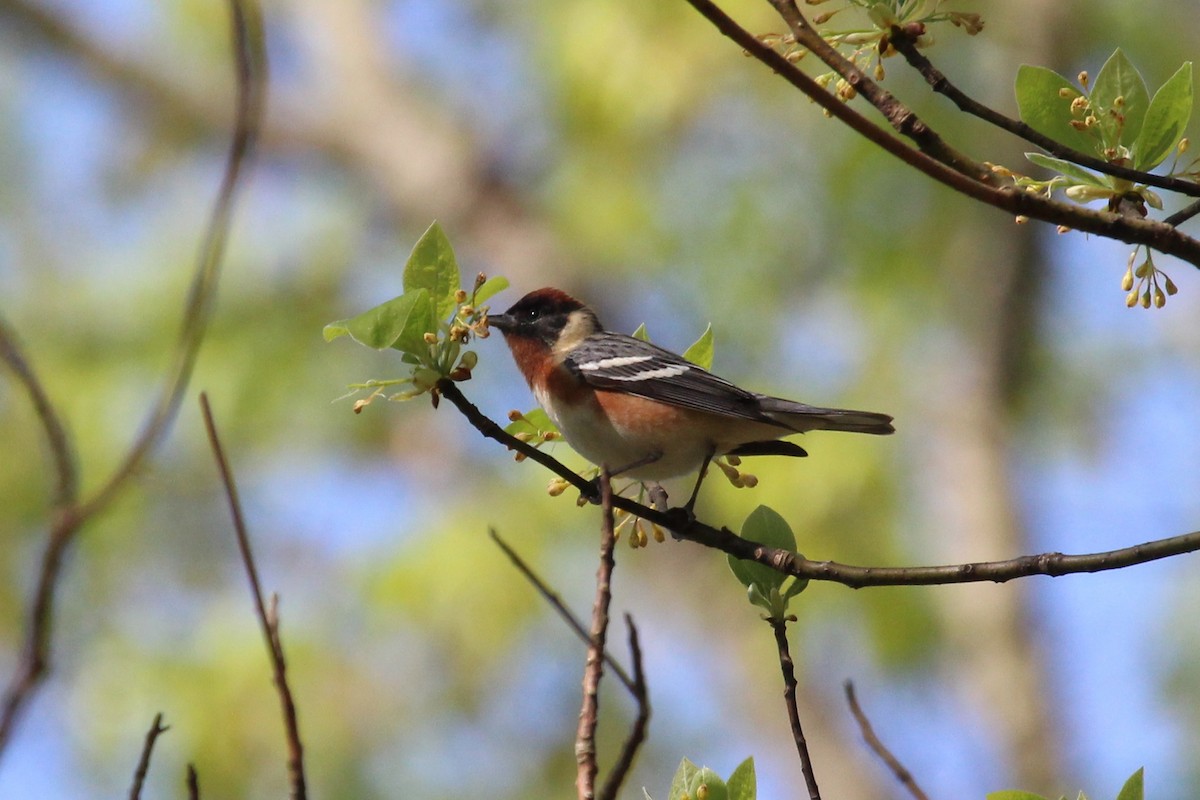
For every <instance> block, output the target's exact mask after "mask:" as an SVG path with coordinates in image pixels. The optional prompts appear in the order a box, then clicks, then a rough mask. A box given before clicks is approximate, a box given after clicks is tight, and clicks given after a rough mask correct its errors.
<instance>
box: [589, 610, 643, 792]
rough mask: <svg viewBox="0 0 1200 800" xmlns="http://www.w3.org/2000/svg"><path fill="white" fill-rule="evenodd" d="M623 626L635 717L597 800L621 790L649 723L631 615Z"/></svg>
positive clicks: (638, 648) (640, 655) (639, 657)
mask: <svg viewBox="0 0 1200 800" xmlns="http://www.w3.org/2000/svg"><path fill="white" fill-rule="evenodd" d="M625 625H626V627H628V628H629V654H630V658H632V659H633V681H634V686H635V689H633V690H631V691H633V696H634V697H635V698H636V699H637V717H636V718H635V719H634V721H633V728H632V729H631V730H630V731H629V738H628V739H626V740H625V745H624V746H623V747H622V748H621V755H620V756H618V757H617V763H616V764H614V765H613V768H612V772H610V773H609V775H608V780H606V781H605V782H604V788H603V789H602V790H601V791H600V800H616V797H617V792H619V791H620V790H621V784H623V783H624V782H625V776H626V775H628V774H629V769H630V768H631V767H632V766H633V759H634V757H635V756H636V755H637V751H638V748H639V747H641V746H642V742H644V741H645V740H646V727H647V725H649V724H650V692H649V689H647V687H646V676H645V674H644V673H643V672H642V646H641V644H640V643H639V642H638V631H637V626H635V625H634V624H633V617H632V616H630V615H629V614H626V615H625Z"/></svg>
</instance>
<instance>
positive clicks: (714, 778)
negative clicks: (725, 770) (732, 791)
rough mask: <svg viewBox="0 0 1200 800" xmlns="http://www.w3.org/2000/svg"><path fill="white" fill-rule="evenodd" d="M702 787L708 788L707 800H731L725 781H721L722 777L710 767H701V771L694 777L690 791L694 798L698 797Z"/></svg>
mask: <svg viewBox="0 0 1200 800" xmlns="http://www.w3.org/2000/svg"><path fill="white" fill-rule="evenodd" d="M701 786H705V787H707V788H708V796H707V798H706V800H729V789H728V787H726V786H725V781H723V780H721V776H720V775H718V774H717V773H715V772H713V771H712V770H711V769H709V768H708V767H701V768H700V771H699V772H697V773H696V774H695V775H693V776H692V781H691V784H690V786H689V787H688V789H689V793H690V794H691V796H692V797H693V798H695V797H696V795H697V792H698V790H699V789H700V787H701Z"/></svg>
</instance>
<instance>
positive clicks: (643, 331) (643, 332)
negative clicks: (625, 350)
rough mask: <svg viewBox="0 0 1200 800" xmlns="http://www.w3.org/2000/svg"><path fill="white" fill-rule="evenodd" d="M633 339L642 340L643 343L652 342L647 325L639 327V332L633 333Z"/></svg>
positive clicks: (643, 324)
mask: <svg viewBox="0 0 1200 800" xmlns="http://www.w3.org/2000/svg"><path fill="white" fill-rule="evenodd" d="M633 338H635V339H641V340H642V341H643V342H648V341H650V334H648V333H646V323H644V322H643V323H642V324H641V325H638V326H637V330H636V331H634V332H633Z"/></svg>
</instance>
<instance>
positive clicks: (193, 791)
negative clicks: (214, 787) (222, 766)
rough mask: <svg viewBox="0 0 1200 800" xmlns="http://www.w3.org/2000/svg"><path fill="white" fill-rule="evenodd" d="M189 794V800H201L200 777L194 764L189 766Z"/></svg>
mask: <svg viewBox="0 0 1200 800" xmlns="http://www.w3.org/2000/svg"><path fill="white" fill-rule="evenodd" d="M187 793H188V800H200V776H199V775H197V774H196V767H195V766H193V765H192V764H188V766H187Z"/></svg>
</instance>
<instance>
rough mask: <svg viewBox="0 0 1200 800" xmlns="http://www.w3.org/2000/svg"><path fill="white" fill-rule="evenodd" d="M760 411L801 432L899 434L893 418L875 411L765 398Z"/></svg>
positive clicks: (761, 401)
mask: <svg viewBox="0 0 1200 800" xmlns="http://www.w3.org/2000/svg"><path fill="white" fill-rule="evenodd" d="M759 408H760V409H762V411H763V413H765V414H766V415H767V416H768V417H770V418H771V419H773V420H774V421H776V422H778V423H779V424H780V425H784V426H786V427H788V428H791V429H792V430H795V431H798V432H801V433H802V432H804V431H847V432H848V433H872V434H877V435H885V434H889V433H895V432H896V429H895V428H893V427H892V418H891V417H890V416H889V415H887V414H880V413H877V412H875V411H852V410H850V409H848V408H818V407H817V406H809V405H805V404H804V403H797V402H795V401H794V400H784V399H783V398H781V397H762V398H760V400H759Z"/></svg>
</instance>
